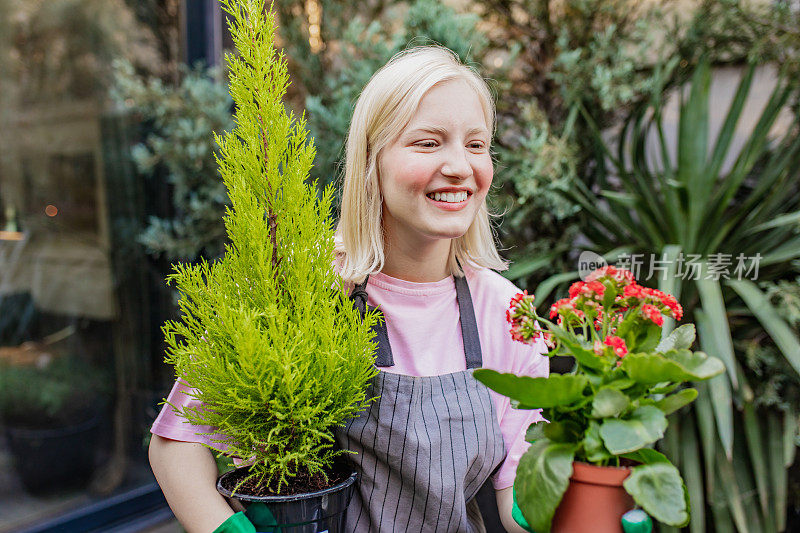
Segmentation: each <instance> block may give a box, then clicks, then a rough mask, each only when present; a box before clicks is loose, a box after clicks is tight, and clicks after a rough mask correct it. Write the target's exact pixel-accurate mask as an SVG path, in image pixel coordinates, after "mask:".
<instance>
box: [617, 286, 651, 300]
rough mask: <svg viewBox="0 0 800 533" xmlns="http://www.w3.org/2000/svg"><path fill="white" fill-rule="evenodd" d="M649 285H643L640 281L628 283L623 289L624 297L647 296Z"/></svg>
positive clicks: (641, 297) (642, 297) (640, 297)
mask: <svg viewBox="0 0 800 533" xmlns="http://www.w3.org/2000/svg"><path fill="white" fill-rule="evenodd" d="M646 288H647V287H642V286H641V285H639V284H638V283H631V284H630V285H626V286H625V288H623V289H622V297H623V298H639V299H641V300H643V299H645V298H647V293H646V292H645V289H646Z"/></svg>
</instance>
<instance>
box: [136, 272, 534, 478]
mask: <svg viewBox="0 0 800 533" xmlns="http://www.w3.org/2000/svg"><path fill="white" fill-rule="evenodd" d="M467 282H468V283H469V289H470V294H471V296H472V302H473V307H474V308H475V319H476V321H477V323H478V334H479V335H480V340H481V351H482V355H483V367H484V368H491V369H494V370H497V371H498V372H511V373H514V374H518V375H528V376H547V375H548V374H549V359H548V358H547V356H545V355H544V354H546V353H547V347H546V346H545V345H544V342H542V341H541V340H539V341H538V342H537V343H536V344H534V345H533V346H528V345H525V344H522V343H519V342H515V341H512V340H511V336H510V335H509V333H508V324H507V323H506V320H505V311H506V309H507V308H508V303H509V301H510V300H511V297H512V296H514V294H516V293H517V292H519V289H517V287H515V286H514V284H513V283H511V282H510V281H508V280H506V279H505V278H503V277H502V276H501V275H499V274H497V273H496V272H493V271H491V270H488V269H480V270H467ZM367 293H368V295H369V296H368V303H369V304H370V305H373V306H376V307H379V308H380V309H381V310H382V311H383V313H384V316H385V317H386V324H387V331H388V334H389V343H390V344H391V346H392V355H393V357H394V366H393V367H387V368H381V370H382V371H384V372H393V373H398V374H406V375H411V376H434V375H439V374H448V373H451V372H458V371H462V370H466V368H467V363H466V360H465V356H464V344H463V341H462V337H461V326H460V323H459V316H460V315H459V311H458V302H457V301H456V288H455V282H454V281H453V278H452V277H447V278H445V279H443V280H441V281H436V282H432V283H415V282H410V281H403V280H400V279H396V278H392V277H389V276H387V275H385V274H382V273H378V274H373V275H371V276H370V278H369V283H368V284H367ZM187 391H189V388H188V387H187V386H186V385H185V384H184V383H183V382H181V381H177V382H176V383H175V386H174V387H173V388H172V391H171V392H170V394H169V397H168V400H169V401H170V402H172V403H173V404H176V405H198V404H199V402H198V401H197V400H194V399H192V398H191V397H190V396H189V395H188V394H186V392H187ZM489 395H490V396H491V398H492V401H493V402H494V406H495V411H496V413H497V417H498V422H499V426H500V430H501V432H502V434H503V440H504V442H505V446H506V451H507V455H506V458H505V460H504V462H503V464H502V465H501V466H500V468H499V470H498V471H497V473H496V474H495V475H494V476H493V477H492V485H493V486H494V488H495V489H497V490H499V489H504V488H507V487H510V486H511V485H513V483H514V477H515V475H516V469H517V464H518V463H519V458H520V457H521V456H522V454H523V453H524V452H525V450H527V448H528V446H529V443H527V442H526V441H525V432H526V431H527V429H528V426H530V424H532V423H533V422H537V421H540V420H543V418H542V415H541V410H539V409H536V410H518V409H513V408H512V407H511V405H510V402H509V399H508V398H507V397H505V396H501V395H499V394H497V393H496V392H494V391H491V390H490V391H489ZM151 431H152V432H153V433H155V434H156V435H160V436H162V437H165V438H169V439H175V440H182V441H189V442H206V443H210V440H209V439H210V437H206V436H202V435H197V433H208V432H213V428H209V427H201V426H191V425H189V424H188V423H186V422H185V421H184V420H183V418H181V417H180V416H179V415H176V414H175V413H174V411H173V410H172V409H171V408H169V406H168V405H165V406H164V408H163V409H162V410H161V413H160V414H159V415H158V417H157V418H156V421H155V423H153V427H152V429H151Z"/></svg>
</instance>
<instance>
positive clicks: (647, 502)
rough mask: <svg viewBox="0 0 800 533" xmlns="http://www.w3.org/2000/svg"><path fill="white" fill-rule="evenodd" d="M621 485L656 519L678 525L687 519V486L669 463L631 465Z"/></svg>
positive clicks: (681, 525)
mask: <svg viewBox="0 0 800 533" xmlns="http://www.w3.org/2000/svg"><path fill="white" fill-rule="evenodd" d="M622 486H623V487H625V490H626V491H628V494H630V495H631V496H633V499H634V501H636V503H637V504H639V505H641V506H642V508H643V509H644V510H645V511H646V512H647V513H648V514H649V515H651V516H652V517H653V518H655V519H656V520H658V521H660V522H663V523H665V524H668V525H671V526H678V527H683V526H685V525H686V524H688V523H689V509H688V507H687V505H686V500H687V494H686V488H685V487H684V485H683V480H682V479H681V476H680V473H678V469H677V468H675V467H674V466H672V464H671V463H669V462H666V463H664V462H658V463H653V464H645V465H641V466H637V467H634V468H633V470H632V471H631V475H630V476H628V478H627V479H626V480H625V481H624V482H623V483H622Z"/></svg>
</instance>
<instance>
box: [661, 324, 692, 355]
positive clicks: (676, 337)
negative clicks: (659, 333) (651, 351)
mask: <svg viewBox="0 0 800 533" xmlns="http://www.w3.org/2000/svg"><path fill="white" fill-rule="evenodd" d="M695 336H696V332H695V329H694V324H684V325H682V326H680V327H678V328H676V329H675V330H674V331H673V332H672V333H670V334H669V335H668V336H667V337H665V338H664V339H662V340H661V342H659V343H658V346H656V349H655V351H657V352H659V353H664V352H668V351H670V350H688V349H690V348H691V347H692V344H694V339H695Z"/></svg>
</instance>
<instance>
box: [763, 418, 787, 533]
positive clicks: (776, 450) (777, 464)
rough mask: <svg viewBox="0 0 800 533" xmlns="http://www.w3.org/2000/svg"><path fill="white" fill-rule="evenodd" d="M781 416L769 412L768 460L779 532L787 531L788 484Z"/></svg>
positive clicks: (774, 510)
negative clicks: (784, 461) (784, 462)
mask: <svg viewBox="0 0 800 533" xmlns="http://www.w3.org/2000/svg"><path fill="white" fill-rule="evenodd" d="M782 433H783V432H782V430H781V422H780V419H779V415H778V414H777V413H775V412H773V411H768V412H767V446H768V454H767V458H768V459H767V460H768V462H769V472H770V478H771V480H772V504H773V512H774V513H775V516H776V517H777V519H778V531H784V530H785V529H786V498H787V495H786V483H787V478H788V474H787V472H786V467H785V466H784V464H783V439H782V438H781V437H782Z"/></svg>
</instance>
